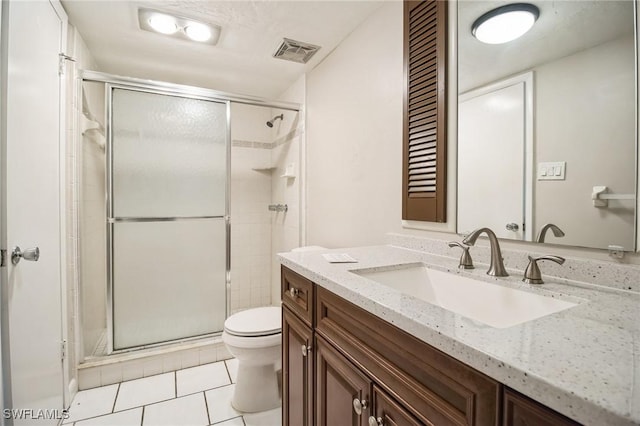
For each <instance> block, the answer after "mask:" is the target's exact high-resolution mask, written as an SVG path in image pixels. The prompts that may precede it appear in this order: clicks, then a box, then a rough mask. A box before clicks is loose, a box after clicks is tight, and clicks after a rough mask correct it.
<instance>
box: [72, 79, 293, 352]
mask: <svg viewBox="0 0 640 426" xmlns="http://www.w3.org/2000/svg"><path fill="white" fill-rule="evenodd" d="M85 81H86V82H96V83H103V84H104V85H105V113H106V117H105V118H106V120H105V121H106V122H105V140H106V164H105V166H106V188H105V200H106V209H107V211H106V214H107V223H106V228H107V229H106V233H107V247H106V254H107V277H106V281H107V294H106V296H107V300H106V301H107V306H106V316H107V318H106V322H107V324H106V326H107V354H106V355H111V354H118V353H125V352H131V351H138V350H143V349H149V348H154V347H159V346H165V345H168V344H174V343H181V342H189V341H194V340H200V339H205V338H208V337H214V336H219V335H220V334H221V331H217V332H212V333H207V334H202V335H198V336H190V337H185V338H178V339H174V340H169V341H164V342H158V343H153V344H145V345H140V346H136V347H129V348H124V349H118V350H114V347H113V340H114V335H113V326H114V317H113V309H114V303H113V302H114V301H113V284H114V283H113V263H114V262H113V233H114V232H113V225H114V224H115V222H116V221H117V222H123V221H128V222H132V221H135V222H149V221H178V220H183V218H178V217H171V218H161V219H159V218H139V219H118V220H115V219H113V149H112V143H113V129H112V123H111V121H112V96H111V94H112V91H113V89H125V90H133V91H137V92H143V93H152V94H159V95H167V96H176V97H183V98H189V99H197V100H204V101H211V102H217V103H224V104H225V105H226V126H227V128H226V136H225V144H226V166H227V170H226V176H225V214H224V222H225V248H226V253H225V265H226V268H225V314H224V316H225V318H227V317H228V316H229V312H230V308H231V306H230V303H231V301H230V288H231V216H230V211H229V209H230V200H231V145H232V141H231V118H232V117H231V102H236V103H242V104H248V105H255V106H264V107H269V108H277V109H283V110H289V111H296V112H298V111H300V109H301V106H300V104H297V103H293V102H283V101H273V100H268V99H264V98H258V97H251V96H245V95H237V94H232V93H227V92H221V91H216V90H211V89H205V88H200V87H194V86H186V85H180V84H174V83H166V82H160V81H153V80H143V79H137V78H130V77H123V76H118V75H112V74H106V73H102V72H97V71H89V70H80V72H79V78H78V87H79V90H78V94H79V97H78V99H82V90H83V87H82V83H83V82H85ZM81 110H82V108H81V107H80V108H79V111H78V114H82V111H81ZM76 198H79V197H78V196H77V194H76ZM78 204H80V203H78ZM202 218H204V217H202ZM197 219H198V218H189V219H187V220H197ZM77 233H78V241H80V240H81V235H80V230H79V222H78V224H77ZM78 252H80V251H78ZM79 256H80V255H79ZM77 267H78V269H79V270H80V268H81V261H79V262H78V266H77ZM78 276H79V277H80V276H81V274H78ZM80 281H81V280H80ZM81 292H82V285H81V283H80V285H79V286H78V293H79V295H80V296H81ZM78 300H81V297H78ZM78 318H79V319H80V324H79V325H80V327H78V329H79V330H82V309H78ZM82 341H83V332H82V331H79V332H78V342H77V344H78V345H79V347H84V346H83V343H82ZM85 357H86V354H83V356H82V357H81V359H84V358H85Z"/></svg>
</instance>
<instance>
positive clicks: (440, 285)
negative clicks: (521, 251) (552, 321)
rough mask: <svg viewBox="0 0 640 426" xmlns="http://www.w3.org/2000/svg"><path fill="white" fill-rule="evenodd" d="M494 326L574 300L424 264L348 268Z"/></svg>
mask: <svg viewBox="0 0 640 426" xmlns="http://www.w3.org/2000/svg"><path fill="white" fill-rule="evenodd" d="M351 272H353V273H356V274H358V275H361V276H363V277H365V278H368V279H371V280H373V281H376V282H378V283H380V284H383V285H386V286H388V287H392V288H394V289H396V290H398V291H400V292H402V293H405V294H407V295H410V296H413V297H416V298H418V299H422V300H424V301H426V302H429V303H431V304H433V305H437V306H440V307H442V308H444V309H447V310H449V311H452V312H455V313H457V314H460V315H462V316H465V317H467V318H471V319H473V320H475V321H478V322H481V323H483V324H486V325H489V326H491V327H495V328H507V327H511V326H514V325H517V324H521V323H523V322H527V321H531V320H534V319H537V318H540V317H543V316H545V315H549V314H552V313H554V312H559V311H563V310H565V309H569V308H571V307H574V306H576V304H575V303H571V302H566V301H564V300H558V299H554V298H551V297H545V296H540V295H537V294H533V293H528V292H526V291H521V290H516V289H512V288H507V287H502V286H499V285H495V284H491V283H487V282H484V281H479V280H475V279H472V278H468V277H463V276H460V275H456V274H451V273H448V272H442V271H438V270H435V269H430V268H427V267H426V266H424V265H416V264H413V265H407V267H402V268H397V269H391V270H386V271H374V272H369V271H364V270H363V271H358V270H354V271H351Z"/></svg>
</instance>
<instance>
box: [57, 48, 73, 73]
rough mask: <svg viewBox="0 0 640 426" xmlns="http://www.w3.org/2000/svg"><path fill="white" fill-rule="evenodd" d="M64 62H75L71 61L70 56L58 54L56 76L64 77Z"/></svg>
mask: <svg viewBox="0 0 640 426" xmlns="http://www.w3.org/2000/svg"><path fill="white" fill-rule="evenodd" d="M64 61H71V62H75V61H76V60H75V59H73V58H72V57H71V56H67V55H65V54H64V53H58V75H64V69H65V62H64Z"/></svg>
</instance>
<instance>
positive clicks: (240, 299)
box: [231, 104, 272, 313]
mask: <svg viewBox="0 0 640 426" xmlns="http://www.w3.org/2000/svg"><path fill="white" fill-rule="evenodd" d="M231 117H232V119H231V139H232V147H231V312H232V313H233V312H237V311H239V310H243V309H247V308H252V307H258V306H266V305H270V304H271V259H272V254H271V214H272V213H271V212H269V210H268V206H269V204H270V203H271V180H272V173H271V169H270V167H271V149H270V148H271V146H272V145H271V129H269V127H267V126H266V124H265V123H266V122H267V120H269V119H270V118H271V111H270V110H269V109H268V108H264V107H255V106H249V105H242V104H232V107H231Z"/></svg>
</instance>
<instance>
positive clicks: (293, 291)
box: [289, 287, 300, 299]
mask: <svg viewBox="0 0 640 426" xmlns="http://www.w3.org/2000/svg"><path fill="white" fill-rule="evenodd" d="M289 293H290V294H291V297H293V298H294V299H295V298H296V297H298V293H300V290H298V289H297V288H295V287H291V288H290V289H289Z"/></svg>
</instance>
